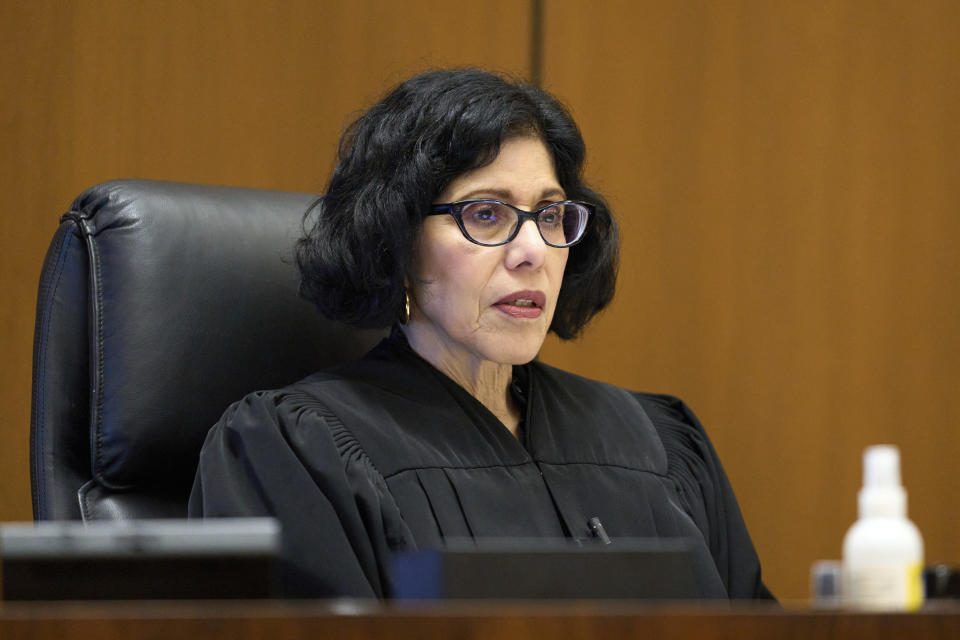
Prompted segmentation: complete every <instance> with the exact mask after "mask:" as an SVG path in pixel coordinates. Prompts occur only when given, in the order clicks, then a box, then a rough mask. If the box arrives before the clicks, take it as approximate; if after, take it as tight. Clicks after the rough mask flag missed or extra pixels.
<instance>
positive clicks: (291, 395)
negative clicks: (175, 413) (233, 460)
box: [204, 373, 351, 454]
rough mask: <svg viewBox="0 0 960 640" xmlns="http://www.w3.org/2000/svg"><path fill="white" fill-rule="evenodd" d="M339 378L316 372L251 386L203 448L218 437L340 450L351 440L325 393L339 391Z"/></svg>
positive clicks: (227, 441) (233, 443)
mask: <svg viewBox="0 0 960 640" xmlns="http://www.w3.org/2000/svg"><path fill="white" fill-rule="evenodd" d="M338 380H339V378H338V377H337V376H335V375H332V374H327V373H320V374H314V375H312V376H310V377H309V378H305V379H304V380H301V381H299V382H296V383H294V384H291V385H288V386H286V387H282V388H279V389H269V390H261V391H255V392H252V393H249V394H247V395H246V396H244V397H243V398H241V399H240V400H238V401H236V402H234V403H233V404H231V405H230V406H229V407H228V408H227V409H226V411H224V413H223V415H222V417H221V418H220V420H219V421H217V423H216V424H215V425H214V426H213V428H212V429H211V430H210V432H209V434H208V436H207V443H206V445H205V447H204V448H205V449H207V448H209V447H210V446H211V444H212V441H216V440H219V441H220V442H221V443H222V445H225V446H229V447H230V448H237V447H243V448H245V449H249V448H255V447H269V448H275V447H277V446H283V447H284V448H290V449H293V450H295V451H296V450H302V449H304V448H315V447H317V446H321V447H327V446H328V445H332V443H334V442H336V446H334V449H335V450H337V451H338V452H339V453H341V454H342V453H344V450H345V449H348V448H349V445H350V444H351V443H350V442H349V440H350V439H349V438H343V437H341V436H342V434H341V433H340V432H342V431H343V430H344V427H343V425H342V423H341V422H340V420H339V419H338V418H337V416H336V415H335V413H334V411H333V410H332V409H331V403H330V402H328V401H327V400H328V398H335V397H336V396H337V393H338V392H337V385H338Z"/></svg>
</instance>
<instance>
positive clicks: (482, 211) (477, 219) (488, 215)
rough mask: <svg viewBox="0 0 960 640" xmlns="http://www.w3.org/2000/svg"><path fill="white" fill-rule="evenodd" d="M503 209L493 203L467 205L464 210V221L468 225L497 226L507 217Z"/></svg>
mask: <svg viewBox="0 0 960 640" xmlns="http://www.w3.org/2000/svg"><path fill="white" fill-rule="evenodd" d="M503 209H504V208H503V207H502V206H500V205H498V204H496V203H493V202H476V203H473V204H470V205H467V206H466V207H465V208H464V210H463V221H464V222H465V223H467V224H468V225H476V226H495V225H499V224H501V223H502V222H503V221H504V218H505V217H506V216H505V215H504V212H503Z"/></svg>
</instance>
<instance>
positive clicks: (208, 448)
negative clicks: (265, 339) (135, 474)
mask: <svg viewBox="0 0 960 640" xmlns="http://www.w3.org/2000/svg"><path fill="white" fill-rule="evenodd" d="M513 387H514V392H515V393H517V394H518V396H519V399H520V400H521V402H522V405H525V415H524V418H523V422H522V433H521V438H520V439H518V438H516V437H514V436H513V435H512V434H511V433H510V432H509V430H507V429H506V428H505V427H504V425H503V424H502V423H501V422H500V421H499V420H498V419H497V418H496V417H495V416H494V415H493V414H492V413H490V412H489V411H488V410H487V409H486V408H485V407H484V406H483V405H482V404H480V402H479V401H477V400H476V399H475V398H474V397H473V396H472V395H470V394H469V393H468V392H467V391H466V390H464V389H463V388H462V387H460V386H459V385H458V384H456V383H455V382H453V381H452V380H451V379H450V378H448V377H446V376H445V375H444V374H442V373H441V372H440V371H438V370H437V369H435V368H434V367H433V366H432V365H430V364H429V363H428V362H427V361H425V360H423V359H422V358H420V356H418V355H417V354H416V353H415V352H414V351H413V350H412V349H411V348H410V347H409V346H408V345H407V343H406V341H405V339H404V337H403V335H402V334H401V333H399V332H398V331H395V332H394V335H393V336H392V337H390V338H388V339H386V340H384V341H383V342H381V343H380V344H379V345H378V346H377V347H375V348H374V349H373V350H372V351H371V352H370V353H368V354H367V355H366V356H364V357H363V358H362V359H360V360H358V361H356V362H353V363H351V364H348V365H345V366H343V367H340V368H338V369H335V370H332V371H329V372H321V373H317V374H315V375H313V376H311V377H309V378H306V379H305V380H302V381H301V382H298V383H296V384H293V385H291V386H289V387H286V388H284V389H280V390H274V391H262V392H257V393H253V394H251V395H249V396H247V397H246V398H244V399H243V400H241V401H239V402H237V403H235V404H233V405H232V406H231V407H230V408H229V409H228V410H227V411H226V413H225V414H224V416H223V417H222V418H221V420H220V421H219V422H218V423H217V424H216V425H215V426H214V427H213V428H212V429H211V431H210V433H209V435H208V437H207V440H206V443H205V444H204V447H203V451H202V453H201V455H200V464H199V468H198V471H197V476H196V480H195V484H194V488H193V493H192V494H191V497H190V505H189V513H190V516H191V517H240V516H265V515H270V516H274V517H276V518H278V519H279V520H280V522H281V525H282V527H283V540H284V542H283V546H284V549H283V560H284V562H283V564H284V580H285V585H284V586H285V590H286V592H287V593H288V594H290V595H302V596H311V597H326V596H352V597H386V596H389V576H388V574H387V570H388V567H389V557H390V554H391V553H392V552H395V551H399V550H410V549H417V548H427V547H438V546H442V543H443V540H444V539H445V538H450V537H458V538H463V537H525V538H529V537H547V538H558V537H571V538H580V539H584V538H589V537H591V531H590V528H589V525H588V521H589V520H590V519H591V518H594V517H598V518H600V520H601V522H602V523H603V525H604V528H605V529H606V532H607V534H608V535H609V536H610V537H611V538H613V539H614V541H616V539H617V538H618V537H651V536H652V537H676V536H680V537H685V538H689V539H692V540H693V541H694V543H695V551H696V561H695V566H694V572H695V575H696V578H697V580H698V584H699V586H700V589H701V593H702V594H703V595H704V597H721V598H723V597H730V598H755V597H771V596H770V593H769V591H767V589H766V587H765V586H764V585H763V583H762V582H761V579H760V565H759V561H758V559H757V555H756V553H755V551H754V548H753V544H752V543H751V541H750V537H749V535H748V533H747V530H746V527H745V525H744V522H743V518H742V517H741V515H740V510H739V507H738V506H737V502H736V499H735V497H734V494H733V491H732V489H731V487H730V484H729V482H728V481H727V478H726V475H725V474H724V471H723V468H722V467H721V465H720V462H719V460H718V459H717V455H716V453H715V452H714V449H713V447H712V445H711V444H710V441H709V439H708V438H707V436H706V434H705V433H704V431H703V429H702V427H701V426H700V424H699V422H698V421H697V419H696V417H695V416H694V415H693V413H692V412H691V411H690V410H689V409H688V408H687V407H686V406H685V405H684V404H683V403H682V402H681V401H679V400H677V399H676V398H673V397H670V396H662V395H651V394H644V393H635V392H629V391H625V390H623V389H620V388H617V387H614V386H612V385H608V384H604V383H600V382H595V381H592V380H588V379H586V378H582V377H579V376H576V375H573V374H570V373H566V372H563V371H560V370H558V369H555V368H553V367H550V366H547V365H545V364H542V363H540V362H536V361H535V362H532V363H530V364H527V365H524V366H517V367H514V385H513Z"/></svg>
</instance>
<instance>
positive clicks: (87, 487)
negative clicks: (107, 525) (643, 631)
mask: <svg viewBox="0 0 960 640" xmlns="http://www.w3.org/2000/svg"><path fill="white" fill-rule="evenodd" d="M316 197H317V196H315V195H309V194H300V193H285V192H278V191H264V190H256V189H241V188H230V187H212V186H202V185H191V184H178V183H170V182H157V181H147V180H119V181H114V182H108V183H105V184H101V185H98V186H96V187H93V188H91V189H89V190H87V191H85V192H84V193H83V194H81V195H80V196H79V197H78V198H77V199H76V200H75V201H74V203H73V205H72V206H71V208H70V211H69V212H68V213H66V214H64V216H63V217H62V218H61V224H60V227H59V228H58V230H57V232H56V234H55V236H54V238H53V241H52V243H51V245H50V249H49V250H48V252H47V256H46V259H45V262H44V265H43V272H42V274H41V277H40V291H39V296H38V303H37V324H36V333H35V337H34V366H33V399H32V400H33V403H32V412H31V420H30V422H31V424H30V430H31V434H30V446H31V479H32V488H33V510H34V517H35V518H36V519H38V520H53V519H83V520H98V519H128V518H146V517H151V518H158V517H183V516H185V515H186V503H187V498H188V496H189V492H190V487H191V483H192V481H193V475H194V471H195V469H196V465H197V459H198V454H199V451H200V447H201V445H202V444H203V440H204V437H205V435H206V432H207V430H208V429H209V428H210V426H211V425H212V424H213V423H214V422H215V421H216V420H217V419H218V418H219V416H220V415H221V413H222V412H223V411H224V409H226V407H227V406H228V405H229V404H230V403H231V402H232V401H234V400H237V399H239V398H241V397H242V396H243V395H245V394H246V393H249V392H250V391H254V390H257V389H265V388H274V387H278V386H283V385H285V384H288V383H290V382H293V381H295V380H297V379H299V378H301V377H303V376H305V375H308V374H309V373H311V372H312V371H315V370H317V369H321V368H324V367H328V366H331V365H333V364H336V363H338V362H342V361H344V360H346V359H349V358H354V357H357V356H359V355H361V354H362V353H363V352H364V351H366V350H367V349H368V348H369V347H370V346H372V345H373V344H374V343H375V342H376V341H377V340H378V339H379V337H380V336H381V335H382V332H363V331H356V330H353V329H349V328H347V327H344V326H341V325H338V324H335V323H331V322H328V321H326V320H324V319H322V318H321V317H320V316H319V314H318V313H317V312H316V310H315V309H314V308H313V307H311V306H310V305H309V304H308V303H306V302H304V301H303V300H301V299H299V298H298V297H297V273H296V267H295V264H294V262H293V259H292V248H293V244H294V242H295V240H296V238H297V236H298V235H299V232H300V229H301V221H302V217H303V214H304V212H305V211H306V210H307V209H308V207H309V206H310V204H311V203H312V202H313V201H314V200H315V199H316Z"/></svg>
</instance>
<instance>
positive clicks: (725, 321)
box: [0, 0, 960, 598]
mask: <svg viewBox="0 0 960 640" xmlns="http://www.w3.org/2000/svg"><path fill="white" fill-rule="evenodd" d="M531 14H532V3H531V2H514V1H512V0H497V1H484V2H475V3H467V4H462V5H461V4H454V3H447V2H440V1H429V0H417V1H414V2H405V3H391V2H387V1H385V0H352V1H349V2H348V1H347V0H339V1H336V2H333V1H332V2H308V1H303V2H294V1H285V2H279V3H271V4H268V3H262V2H257V1H255V0H242V1H234V2H227V1H225V0H218V1H212V0H210V1H206V0H205V1H202V2H187V1H185V0H184V1H179V0H178V1H171V2H162V3H161V2H146V1H135V2H125V1H121V0H113V1H107V0H103V1H100V2H94V1H92V0H79V1H77V2H73V3H62V2H56V1H53V0H48V1H38V2H33V3H21V2H4V3H0V35H2V37H0V60H3V61H4V63H3V64H2V65H0V143H2V148H3V153H2V154H0V187H2V193H3V194H4V195H5V197H6V202H7V205H6V210H5V211H4V213H3V215H4V221H5V223H6V224H5V231H6V233H5V234H3V236H2V239H0V277H2V291H3V295H4V303H3V304H2V305H0V328H2V332H0V353H2V354H4V356H5V358H4V367H3V368H2V369H0V469H2V470H3V475H2V477H0V520H15V519H28V518H29V517H30V499H29V482H28V475H29V472H28V469H29V464H28V425H29V410H30V409H29V406H30V369H31V344H32V336H33V314H34V307H35V298H36V282H37V278H38V275H39V269H40V264H41V261H42V258H43V253H44V251H45V250H46V245H47V242H48V241H49V238H50V236H51V235H52V233H53V230H54V229H55V227H56V225H57V218H58V216H59V214H60V213H62V212H63V211H64V210H65V209H66V207H67V206H68V204H69V202H70V200H71V199H72V198H73V196H75V195H76V194H77V193H79V192H80V191H81V190H82V189H84V188H85V187H87V186H89V185H91V184H94V183H96V182H100V181H103V180H107V179H110V178H115V177H147V178H158V179H170V180H182V181H190V182H204V183H218V184H234V185H243V186H253V187H264V188H276V189H290V190H300V191H316V190H319V189H320V188H321V187H322V185H323V182H324V179H325V178H326V175H327V172H328V171H329V169H330V166H331V163H332V159H333V154H334V146H335V141H336V139H337V138H338V136H339V133H340V130H341V128H342V127H343V125H344V124H345V123H346V122H348V121H349V118H350V116H351V114H352V113H353V112H354V111H355V110H356V109H358V108H360V107H362V106H364V105H366V104H369V103H370V102H371V101H372V100H374V99H375V98H376V97H377V96H378V95H380V94H381V93H382V92H383V91H384V90H385V89H386V88H387V87H389V86H390V85H392V84H394V83H395V82H397V81H398V80H400V79H402V78H403V77H405V76H407V75H409V74H411V73H413V72H415V71H417V70H420V69H423V68H427V67H433V66H447V65H464V64H476V65H481V66H487V67H495V68H499V69H503V70H507V71H510V72H512V73H515V74H518V75H521V76H529V75H530V72H531V69H530V60H531V51H530V47H531V44H532V43H533V42H536V39H535V38H532V37H531V23H530V16H531ZM541 15H542V17H543V24H542V27H543V29H542V33H543V39H542V42H543V48H542V51H540V54H541V55H540V56H539V59H540V60H541V61H542V62H541V64H542V69H541V72H542V78H543V81H544V84H545V86H546V88H548V89H550V90H551V91H554V92H555V93H557V94H558V95H559V96H560V97H562V98H563V99H564V100H565V101H566V102H567V104H568V105H569V106H570V107H571V109H572V111H573V112H574V115H575V116H576V117H577V119H578V121H579V122H580V124H581V126H582V129H583V132H584V134H585V137H586V139H587V144H588V148H589V153H590V164H589V175H590V178H591V180H592V182H593V183H594V184H595V185H596V186H597V187H598V188H599V189H600V190H602V191H603V192H605V193H607V194H608V195H609V197H610V199H611V201H612V203H613V205H614V206H615V209H616V211H617V212H618V214H619V216H620V219H621V222H622V230H623V267H622V272H621V280H620V292H619V294H618V298H617V300H616V301H615V303H614V305H613V306H612V307H611V309H609V310H608V311H607V312H605V314H604V315H603V316H602V317H601V318H600V319H599V320H598V321H597V322H596V323H595V325H594V326H593V327H592V328H591V330H589V331H588V332H587V334H586V336H585V337H584V338H583V339H582V340H580V341H578V342H575V343H572V344H560V343H558V342H557V341H555V340H551V341H549V342H548V345H547V346H546V348H545V350H544V359H545V360H547V361H549V362H551V363H554V364H557V365H559V366H563V367H565V368H568V369H571V370H574V371H576V372H578V373H582V374H584V375H588V376H592V377H596V378H602V379H605V380H609V381H611V382H615V383H617V384H621V385H624V386H629V387H632V388H642V389H646V390H656V391H663V392H669V393H673V394H676V395H680V396H682V397H683V398H684V399H686V400H687V401H688V403H689V404H690V405H691V406H692V407H693V408H694V410H695V411H696V412H697V413H698V414H699V415H700V417H701V419H702V420H703V422H704V423H705V425H706V426H707V428H708V430H709V432H710V434H711V436H712V437H713V440H714V444H715V445H716V447H717V449H718V450H719V452H720V454H721V456H722V458H723V460H724V463H725V465H726V468H727V471H728V474H729V476H730V478H731V481H732V482H733V484H734V487H735V488H736V490H737V494H738V497H739V498H740V502H741V506H742V508H743V510H744V513H745V515H746V517H747V520H748V523H749V525H750V529H751V532H752V533H753V537H754V540H755V542H756V544H757V547H758V549H759V551H760V553H761V557H762V559H763V561H764V568H765V571H766V575H767V580H768V583H769V584H770V586H771V587H772V588H773V589H774V590H775V591H776V592H777V593H778V594H779V595H781V596H782V597H786V598H801V597H804V596H805V594H806V574H807V571H808V569H809V566H810V563H811V562H812V561H813V560H815V559H818V558H830V557H838V556H839V553H840V542H841V539H842V536H843V533H844V531H845V529H846V527H847V526H848V525H849V524H850V522H852V520H853V518H854V515H855V499H856V491H857V488H858V486H859V482H860V479H859V475H860V461H859V456H860V452H861V450H862V448H863V446H865V445H866V444H869V443H873V442H894V443H897V444H899V445H900V446H901V448H902V452H903V458H904V476H905V481H906V484H907V488H908V490H909V491H910V497H911V500H910V507H911V514H912V516H913V517H914V519H915V521H916V522H917V523H918V525H919V526H920V528H921V530H922V532H923V533H924V536H925V539H926V542H927V556H928V559H930V560H937V561H949V562H954V563H960V549H958V545H957V543H956V541H955V540H956V538H955V534H954V531H955V530H956V529H957V524H958V523H957V520H958V514H960V510H958V509H957V508H956V507H955V506H954V504H953V503H954V500H953V494H954V491H953V488H954V486H955V484H956V481H955V480H954V476H955V474H954V472H953V470H952V469H953V466H954V465H953V461H954V458H955V457H956V456H957V454H958V453H960V435H958V434H957V432H958V429H957V427H958V426H960V408H958V404H957V401H956V399H955V396H956V395H957V393H958V391H960V372H958V364H957V363H958V361H960V338H958V337H957V332H956V330H955V328H956V327H957V326H958V322H957V321H958V320H960V292H958V285H957V279H958V278H957V274H958V273H960V258H958V253H957V251H956V250H955V249H954V244H955V243H956V242H957V241H958V240H960V186H958V184H957V182H958V176H960V125H958V122H960V108H958V106H957V105H960V74H957V71H956V69H957V66H958V63H960V45H958V42H960V40H958V39H957V37H956V33H958V32H960V5H958V4H957V3H955V2H952V1H950V0H925V1H924V2H919V3H904V2H892V1H890V2H884V1H880V0H877V1H870V2H867V1H866V0H852V1H851V0H813V1H811V2H804V3H769V2H763V1H761V0H741V1H731V2H708V1H705V0H704V1H699V2H695V1H693V0H688V1H684V2H660V1H653V0H645V1H642V2H637V1H633V2H631V1H626V0H604V2H600V3H597V2H588V1H586V0H543V3H542V11H541Z"/></svg>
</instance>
